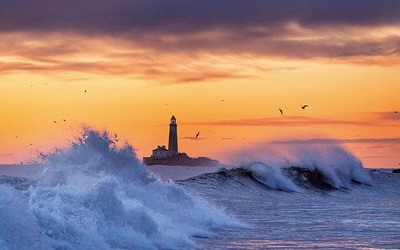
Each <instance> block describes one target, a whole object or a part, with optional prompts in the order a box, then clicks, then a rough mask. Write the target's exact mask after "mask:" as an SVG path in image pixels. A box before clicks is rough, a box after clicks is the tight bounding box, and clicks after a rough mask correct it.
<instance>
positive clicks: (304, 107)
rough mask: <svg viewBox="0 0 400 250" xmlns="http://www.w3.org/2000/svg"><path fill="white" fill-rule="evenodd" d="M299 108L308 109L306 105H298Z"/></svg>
mask: <svg viewBox="0 0 400 250" xmlns="http://www.w3.org/2000/svg"><path fill="white" fill-rule="evenodd" d="M300 107H301V108H302V109H306V108H307V107H308V105H307V104H306V105H301V104H300Z"/></svg>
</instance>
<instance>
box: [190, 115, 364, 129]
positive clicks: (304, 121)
mask: <svg viewBox="0 0 400 250" xmlns="http://www.w3.org/2000/svg"><path fill="white" fill-rule="evenodd" d="M185 124H186V125H213V126H267V127H274V126H294V127H298V126H318V125H371V124H370V123H369V122H364V121H342V120H333V119H323V118H315V117H306V116H285V117H284V118H282V117H279V118H275V117H265V118H255V119H240V120H214V121H203V122H192V123H185Z"/></svg>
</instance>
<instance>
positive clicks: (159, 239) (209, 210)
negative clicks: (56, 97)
mask: <svg viewBox="0 0 400 250" xmlns="http://www.w3.org/2000/svg"><path fill="white" fill-rule="evenodd" d="M114 140H115V137H114V136H111V135H110V134H109V133H107V132H99V131H95V130H90V129H86V130H85V131H84V133H83V135H82V137H80V138H78V140H77V141H76V142H75V143H73V144H72V145H71V147H70V148H68V149H66V150H60V149H57V150H55V152H53V153H50V154H42V158H43V159H44V160H45V163H43V167H44V168H43V171H41V172H40V173H39V174H38V175H37V176H36V177H35V178H36V180H35V182H34V185H30V186H28V188H25V190H20V189H17V184H18V185H19V183H20V182H19V181H18V180H17V179H15V180H8V181H7V183H9V184H8V185H1V183H0V188H1V190H2V191H4V192H5V193H6V195H4V196H3V198H1V199H0V210H1V214H2V215H3V212H4V211H7V213H5V214H6V215H7V216H8V217H9V218H13V219H14V221H13V222H11V223H9V224H4V223H2V224H1V225H0V248H6V249H7V248H22V249H27V248H29V247H31V246H38V248H55V249H60V248H62V249H95V248H96V249H97V248H98V249H111V248H118V249H160V248H167V249H177V248H198V247H199V246H198V245H196V243H194V241H193V240H192V239H191V237H193V236H202V237H210V236H213V234H212V233H211V232H210V231H209V229H210V228H211V227H225V226H239V225H241V224H240V223H239V222H237V221H236V220H234V219H232V218H231V217H229V216H228V215H226V214H225V213H224V212H223V211H222V210H221V209H219V208H217V207H215V206H213V205H212V204H210V203H208V202H206V201H204V200H201V199H200V198H197V197H195V196H193V195H191V194H189V193H187V192H186V191H185V190H184V189H183V188H182V187H179V186H177V185H176V184H175V183H172V182H171V183H164V182H162V181H160V180H159V179H157V178H155V177H154V176H152V175H151V174H150V173H149V172H148V171H147V169H146V167H145V166H144V165H142V164H140V162H139V160H138V159H137V158H136V155H135V153H134V151H133V149H132V147H131V146H130V145H128V144H125V145H124V146H122V147H117V146H116V143H115V141H114ZM10 183H11V184H10ZM13 183H16V184H15V185H14V184H13ZM7 194H8V195H7ZM4 197H5V198H4ZM7 197H14V200H13V201H12V202H11V201H10V200H11V198H10V199H8V198H7ZM17 206H18V207H17ZM3 210H4V211H3ZM18 225H26V228H22V226H18ZM15 228H18V234H10V233H9V232H10V230H14V229H15ZM19 229H21V230H19ZM18 235H24V237H26V240H21V237H20V236H18ZM33 243H35V244H33Z"/></svg>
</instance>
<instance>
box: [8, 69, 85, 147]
mask: <svg viewBox="0 0 400 250" xmlns="http://www.w3.org/2000/svg"><path fill="white" fill-rule="evenodd" d="M65 74H66V73H65ZM44 85H45V86H46V85H47V83H45V84H44ZM33 86H35V85H33V84H32V85H31V87H33ZM84 93H87V89H85V91H84ZM66 121H67V120H66V119H63V122H66ZM53 123H57V121H56V120H54V121H53ZM15 138H16V139H18V135H17V136H15ZM29 146H33V144H32V143H29Z"/></svg>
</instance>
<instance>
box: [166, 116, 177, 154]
mask: <svg viewBox="0 0 400 250" xmlns="http://www.w3.org/2000/svg"><path fill="white" fill-rule="evenodd" d="M177 126H178V125H177V124H176V118H175V116H172V117H171V121H170V123H169V141H168V151H169V153H170V154H171V156H172V155H177V154H178V131H177Z"/></svg>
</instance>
